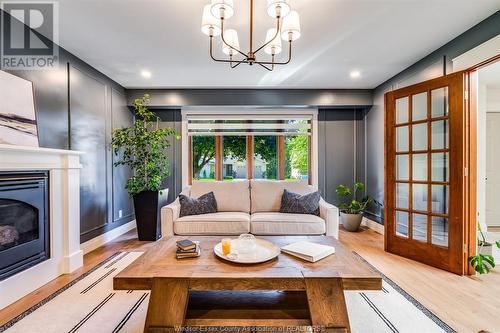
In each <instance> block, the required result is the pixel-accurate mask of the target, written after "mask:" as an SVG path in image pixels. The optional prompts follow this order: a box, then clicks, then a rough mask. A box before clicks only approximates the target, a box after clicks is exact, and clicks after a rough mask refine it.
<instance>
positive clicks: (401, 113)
mask: <svg viewBox="0 0 500 333" xmlns="http://www.w3.org/2000/svg"><path fill="white" fill-rule="evenodd" d="M407 122H408V97H403V98H398V99H397V100H396V124H402V123H407Z"/></svg>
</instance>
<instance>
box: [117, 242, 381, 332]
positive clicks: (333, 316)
mask: <svg viewBox="0 0 500 333" xmlns="http://www.w3.org/2000/svg"><path fill="white" fill-rule="evenodd" d="M185 238H186V237H172V238H169V239H164V240H160V241H158V242H157V243H156V244H155V245H154V246H153V247H152V248H150V249H149V250H148V251H147V252H146V253H145V254H143V255H142V256H141V257H139V258H138V259H137V260H135V261H134V262H133V263H132V264H130V265H129V266H128V267H127V268H125V269H124V270H123V271H121V272H120V273H119V274H118V275H117V276H116V277H115V278H114V281H113V282H114V288H115V289H118V290H151V296H150V300H149V306H148V313H147V317H146V324H145V327H144V332H174V331H175V332H177V331H179V330H178V328H179V326H194V327H196V326H201V327H207V326H208V327H217V326H218V327H225V326H243V327H245V326H267V327H290V326H306V327H307V326H313V328H315V330H318V331H328V332H350V327H349V318H348V315H347V308H346V303H345V299H344V290H380V289H381V288H382V279H381V278H380V276H379V275H378V274H376V273H375V272H373V271H372V270H371V269H370V267H369V266H368V265H366V264H365V263H364V262H362V261H361V260H360V259H359V258H357V257H356V256H354V255H353V254H352V253H351V252H350V251H349V250H347V249H346V248H344V246H342V244H340V243H339V241H337V240H336V239H335V238H333V237H327V236H272V237H271V236H270V237H259V238H263V239H267V240H269V241H271V242H273V243H275V244H277V245H278V246H284V245H287V244H290V243H293V242H298V241H301V240H309V241H312V242H317V243H320V244H325V245H332V246H334V247H335V249H336V253H335V254H334V255H331V256H329V257H327V258H325V259H323V260H320V261H318V262H316V263H309V262H307V261H304V260H301V259H298V258H295V257H293V256H291V255H288V254H285V253H282V254H280V255H279V257H278V258H276V259H273V260H271V261H268V262H265V263H262V264H256V265H240V264H234V263H230V262H227V261H225V260H222V259H219V258H218V257H216V256H215V254H214V253H213V248H214V246H215V244H217V243H218V242H219V241H220V240H221V238H222V237H221V236H217V237H212V236H200V237H189V239H191V240H198V241H200V245H201V250H202V252H201V256H200V257H198V258H192V259H183V260H177V259H176V258H175V250H176V244H175V243H176V241H178V240H180V239H185Z"/></svg>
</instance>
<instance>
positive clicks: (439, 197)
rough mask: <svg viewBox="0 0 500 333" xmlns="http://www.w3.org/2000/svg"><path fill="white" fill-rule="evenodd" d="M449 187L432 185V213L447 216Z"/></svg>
mask: <svg viewBox="0 0 500 333" xmlns="http://www.w3.org/2000/svg"><path fill="white" fill-rule="evenodd" d="M448 206H449V186H448V185H432V212H433V213H440V214H448Z"/></svg>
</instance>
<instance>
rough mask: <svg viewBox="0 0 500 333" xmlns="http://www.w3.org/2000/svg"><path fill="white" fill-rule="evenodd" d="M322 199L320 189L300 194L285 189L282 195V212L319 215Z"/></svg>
mask: <svg viewBox="0 0 500 333" xmlns="http://www.w3.org/2000/svg"><path fill="white" fill-rule="evenodd" d="M320 199H321V195H320V194H319V192H318V191H316V192H313V193H309V194H304V195H300V194H298V193H294V192H290V191H288V190H286V189H285V190H284V191H283V196H282V197H281V207H280V213H293V214H312V215H319V200H320Z"/></svg>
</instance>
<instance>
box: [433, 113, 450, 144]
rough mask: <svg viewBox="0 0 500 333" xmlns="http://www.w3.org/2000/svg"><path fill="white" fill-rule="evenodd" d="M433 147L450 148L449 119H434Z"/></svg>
mask: <svg viewBox="0 0 500 333" xmlns="http://www.w3.org/2000/svg"><path fill="white" fill-rule="evenodd" d="M431 127H432V139H431V140H432V149H448V148H449V145H448V120H439V121H433V122H432V124H431Z"/></svg>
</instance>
